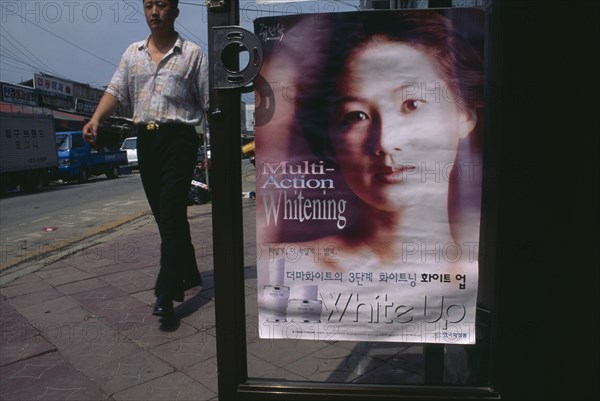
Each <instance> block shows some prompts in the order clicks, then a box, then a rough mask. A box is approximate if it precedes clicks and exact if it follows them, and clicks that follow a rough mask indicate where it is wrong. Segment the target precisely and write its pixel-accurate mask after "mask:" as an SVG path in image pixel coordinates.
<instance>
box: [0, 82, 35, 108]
mask: <svg viewBox="0 0 600 401" xmlns="http://www.w3.org/2000/svg"><path fill="white" fill-rule="evenodd" d="M2 101H4V102H10V103H18V104H25V105H28V106H36V105H37V96H35V91H34V90H33V89H32V88H27V87H23V86H17V85H11V84H5V83H3V84H2Z"/></svg>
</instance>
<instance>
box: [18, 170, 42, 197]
mask: <svg viewBox="0 0 600 401" xmlns="http://www.w3.org/2000/svg"><path fill="white" fill-rule="evenodd" d="M43 189H44V175H43V173H42V172H41V171H37V170H36V171H31V172H29V173H27V174H26V176H25V180H24V183H23V190H25V192H40V191H41V190H43Z"/></svg>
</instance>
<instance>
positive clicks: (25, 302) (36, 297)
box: [8, 287, 63, 310]
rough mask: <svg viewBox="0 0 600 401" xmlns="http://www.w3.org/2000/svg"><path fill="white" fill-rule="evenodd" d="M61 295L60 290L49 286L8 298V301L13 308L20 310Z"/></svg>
mask: <svg viewBox="0 0 600 401" xmlns="http://www.w3.org/2000/svg"><path fill="white" fill-rule="evenodd" d="M62 296H63V294H62V293H61V292H60V291H58V290H56V289H55V288H52V287H50V288H46V289H43V290H40V291H36V292H32V293H25V294H24V295H20V296H15V297H13V298H10V299H9V300H8V302H9V303H10V304H11V305H12V306H14V307H15V309H17V310H21V309H25V308H29V307H31V306H35V305H39V304H41V303H44V302H46V301H49V300H51V299H55V298H60V297H62Z"/></svg>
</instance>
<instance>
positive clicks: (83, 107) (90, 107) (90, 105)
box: [75, 99, 98, 114]
mask: <svg viewBox="0 0 600 401" xmlns="http://www.w3.org/2000/svg"><path fill="white" fill-rule="evenodd" d="M97 106H98V102H92V101H91V100H85V99H75V111H76V112H78V113H83V114H94V112H95V111H96V107H97Z"/></svg>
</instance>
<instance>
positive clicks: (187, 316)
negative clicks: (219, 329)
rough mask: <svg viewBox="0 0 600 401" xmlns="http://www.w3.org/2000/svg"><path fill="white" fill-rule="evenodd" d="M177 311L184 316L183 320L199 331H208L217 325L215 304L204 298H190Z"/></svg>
mask: <svg viewBox="0 0 600 401" xmlns="http://www.w3.org/2000/svg"><path fill="white" fill-rule="evenodd" d="M175 310H176V311H177V312H178V313H180V314H181V315H182V318H181V319H182V320H183V321H184V322H185V323H186V324H189V325H190V326H192V327H195V328H196V329H198V330H201V331H203V330H208V329H211V328H213V327H215V325H216V320H215V304H214V302H213V301H209V300H207V299H206V298H204V297H201V296H196V297H194V298H189V299H188V300H186V301H185V302H183V303H182V304H180V305H179V306H177V307H176V308H175Z"/></svg>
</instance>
